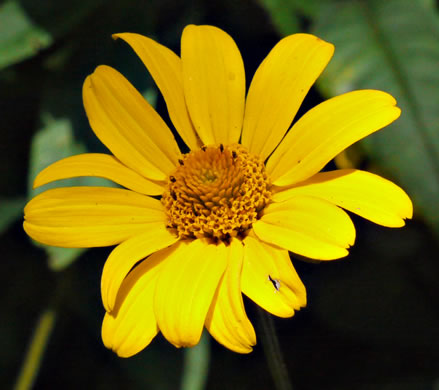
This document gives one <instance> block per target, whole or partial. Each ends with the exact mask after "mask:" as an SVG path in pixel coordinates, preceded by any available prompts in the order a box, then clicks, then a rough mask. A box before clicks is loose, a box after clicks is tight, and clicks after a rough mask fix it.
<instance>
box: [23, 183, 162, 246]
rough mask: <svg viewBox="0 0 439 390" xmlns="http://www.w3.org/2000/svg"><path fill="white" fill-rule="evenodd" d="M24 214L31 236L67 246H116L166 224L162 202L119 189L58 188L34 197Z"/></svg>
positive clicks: (51, 243)
mask: <svg viewBox="0 0 439 390" xmlns="http://www.w3.org/2000/svg"><path fill="white" fill-rule="evenodd" d="M24 213H25V216H24V217H25V222H24V229H25V231H26V233H27V234H28V235H29V236H30V237H32V238H33V239H34V240H36V241H39V242H41V243H43V244H47V245H53V246H62V247H67V248H72V247H83V248H86V247H97V246H108V245H115V244H119V243H120V242H122V241H124V240H126V239H128V238H130V237H132V236H135V235H138V234H141V233H144V232H146V231H150V232H152V231H154V229H156V228H157V226H163V225H164V224H166V217H165V213H164V212H163V207H162V205H161V203H160V201H158V200H156V199H153V198H151V197H149V196H145V195H141V194H138V193H136V192H133V191H129V190H124V189H119V188H106V187H67V188H55V189H52V190H48V191H45V192H43V193H41V194H39V195H37V196H36V197H35V198H33V199H32V200H31V201H30V202H29V203H28V204H27V205H26V207H25V209H24Z"/></svg>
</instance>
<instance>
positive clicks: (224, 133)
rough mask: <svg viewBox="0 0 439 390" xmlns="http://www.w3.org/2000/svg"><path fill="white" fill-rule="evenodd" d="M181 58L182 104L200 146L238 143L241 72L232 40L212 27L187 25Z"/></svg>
mask: <svg viewBox="0 0 439 390" xmlns="http://www.w3.org/2000/svg"><path fill="white" fill-rule="evenodd" d="M181 59H182V63H183V83H184V94H185V97H186V103H187V106H188V109H189V113H190V116H191V119H192V122H193V124H194V127H195V130H196V131H197V133H198V135H199V136H200V138H201V139H202V141H203V143H204V144H206V145H210V144H216V143H225V144H229V143H234V142H238V140H239V136H240V134H241V128H242V120H243V115H244V99H245V73H244V65H243V62H242V58H241V54H240V52H239V50H238V48H237V46H236V44H235V42H234V41H233V39H232V38H231V37H230V36H229V35H228V34H226V33H225V32H224V31H222V30H220V29H219V28H216V27H213V26H194V25H189V26H187V27H186V28H185V29H184V31H183V36H182V39H181Z"/></svg>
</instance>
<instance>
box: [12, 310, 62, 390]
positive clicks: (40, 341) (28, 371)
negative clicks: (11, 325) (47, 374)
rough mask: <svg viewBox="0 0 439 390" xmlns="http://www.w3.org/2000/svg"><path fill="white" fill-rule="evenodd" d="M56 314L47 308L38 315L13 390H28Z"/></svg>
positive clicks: (39, 362)
mask: <svg viewBox="0 0 439 390" xmlns="http://www.w3.org/2000/svg"><path fill="white" fill-rule="evenodd" d="M55 317H56V313H55V311H54V310H53V309H51V308H49V309H46V310H44V312H43V313H42V314H41V315H40V318H39V320H38V323H37V326H36V328H35V331H34V334H33V337H32V339H31V342H30V345H29V347H28V350H27V353H26V356H25V358H24V362H23V365H22V366H21V370H20V373H19V374H18V378H17V381H16V383H15V386H14V390H29V389H31V388H32V385H33V383H34V380H35V378H36V376H37V373H38V370H39V368H40V365H41V362H42V358H43V355H44V351H45V349H46V346H47V342H48V341H49V336H50V334H51V333H52V330H53V327H54V325H55Z"/></svg>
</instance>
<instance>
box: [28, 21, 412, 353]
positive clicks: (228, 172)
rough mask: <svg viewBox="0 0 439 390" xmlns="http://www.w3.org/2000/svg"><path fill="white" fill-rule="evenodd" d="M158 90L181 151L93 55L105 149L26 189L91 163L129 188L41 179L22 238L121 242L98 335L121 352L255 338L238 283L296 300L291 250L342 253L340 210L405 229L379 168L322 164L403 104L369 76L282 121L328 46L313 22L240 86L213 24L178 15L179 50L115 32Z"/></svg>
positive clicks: (407, 213)
mask: <svg viewBox="0 0 439 390" xmlns="http://www.w3.org/2000/svg"><path fill="white" fill-rule="evenodd" d="M114 37H115V38H120V39H123V40H124V41H125V42H127V43H128V44H129V45H130V46H131V47H132V48H133V50H134V51H135V52H136V53H137V55H138V56H139V57H140V59H141V60H142V61H143V63H144V64H145V66H146V67H147V68H148V70H149V72H150V74H151V76H152V77H153V79H154V80H155V82H156V84H157V86H158V88H159V89H160V91H161V93H162V94H163V97H164V100H165V102H166V105H167V108H168V112H169V116H170V119H171V121H172V123H173V125H174V126H175V129H176V130H177V132H178V134H179V135H180V136H181V138H182V140H183V141H184V143H185V144H186V145H187V146H188V148H189V149H190V151H189V152H188V153H185V154H182V152H181V151H180V150H179V148H178V145H177V142H176V140H175V138H174V136H173V133H172V132H171V130H170V129H169V128H168V126H167V125H166V124H165V122H164V121H163V120H162V119H161V118H160V116H159V115H158V114H157V113H156V111H155V110H154V109H153V108H152V107H151V106H150V105H149V104H148V102H147V101H146V100H145V99H144V98H143V97H142V95H141V94H140V93H139V92H137V90H136V89H135V88H134V87H133V86H132V85H131V84H130V83H129V82H128V81H127V80H126V79H125V78H124V77H123V76H122V75H121V74H120V73H118V72H117V71H116V70H114V69H112V68H110V67H108V66H99V67H98V68H97V69H96V70H95V72H94V73H93V74H92V75H90V76H89V77H87V79H86V80H85V83H84V87H83V99H84V106H85V110H86V112H87V116H88V119H89V122H90V126H91V127H92V129H93V131H94V132H95V134H96V136H97V137H98V138H99V139H100V140H101V141H102V143H103V144H104V145H105V146H106V147H107V148H108V149H109V150H110V151H111V153H112V155H109V154H89V153H87V154H82V155H77V156H73V157H69V158H66V159H64V160H61V161H58V162H56V163H54V164H52V165H50V166H49V167H47V168H46V169H44V170H43V171H42V172H41V173H40V174H39V175H38V176H37V178H36V179H35V183H34V184H35V187H38V186H41V185H44V184H46V183H49V182H52V181H55V180H59V179H66V178H72V177H77V176H98V177H104V178H107V179H110V180H112V181H114V182H115V183H117V184H119V185H121V186H122V187H124V188H106V187H70V188H57V189H51V190H48V191H46V192H43V193H41V194H40V195H38V196H36V197H35V198H34V199H32V200H31V201H30V202H29V203H28V205H27V206H26V208H25V222H24V229H25V230H26V232H27V234H28V235H29V236H30V237H32V238H33V239H35V240H37V241H39V242H42V243H44V244H47V245H54V246H62V247H98V246H110V245H116V247H115V248H114V249H113V251H112V252H111V254H110V256H109V257H108V259H107V261H106V263H105V266H104V269H103V273H102V284H101V290H102V300H103V304H104V307H105V310H106V314H105V318H104V321H103V326H102V337H103V341H104V344H105V345H106V346H107V347H108V348H111V349H113V350H114V351H115V352H116V353H117V354H118V355H119V356H123V357H127V356H131V355H133V354H136V353H137V352H139V351H140V350H142V349H143V348H145V347H146V346H147V345H148V344H149V343H150V342H151V340H152V339H153V338H154V337H155V336H156V335H157V333H158V332H159V331H160V332H161V333H162V334H163V335H164V337H165V338H166V339H167V340H168V341H169V342H171V343H172V344H174V345H175V346H177V347H186V346H193V345H196V344H197V343H198V341H199V339H200V336H201V333H202V331H203V328H204V327H206V328H207V330H208V331H209V332H210V334H211V335H212V336H213V337H214V338H215V339H216V340H217V341H218V342H220V343H221V344H223V345H224V346H226V347H227V348H229V349H231V350H233V351H236V352H240V353H247V352H250V351H251V350H252V346H253V345H255V343H256V336H255V332H254V329H253V326H252V324H251V322H250V321H249V319H248V318H247V315H246V313H245V309H244V305H243V300H242V294H241V293H244V294H245V295H246V296H247V297H249V298H250V299H251V300H253V301H254V302H255V303H256V304H258V305H259V306H261V307H262V308H263V309H265V310H267V311H268V312H270V313H272V314H274V315H276V316H279V317H291V316H293V314H294V312H295V311H296V310H299V309H300V308H301V307H304V306H305V305H306V291H305V287H304V285H303V284H302V282H301V280H300V279H299V277H298V275H297V273H296V271H295V269H294V267H293V265H292V263H291V260H290V256H289V252H292V253H295V254H299V255H301V256H306V257H309V258H312V259H319V260H332V259H338V258H341V257H344V256H346V255H347V254H348V248H349V247H350V246H351V245H353V243H354V240H355V228H354V226H353V224H352V221H351V219H350V217H349V216H348V214H347V213H346V212H345V211H344V210H342V208H343V209H346V210H348V211H350V212H352V213H355V214H358V215H360V216H362V217H364V218H366V219H368V220H370V221H373V222H375V223H377V224H380V225H384V226H389V227H400V226H403V225H404V218H410V217H411V216H412V204H411V201H410V199H409V198H408V196H407V195H406V194H405V192H404V191H403V190H402V189H400V188H399V187H398V186H396V185H395V184H393V183H391V182H389V181H388V180H386V179H383V178H381V177H379V176H376V175H374V174H371V173H368V172H364V171H360V170H355V169H341V170H335V171H329V172H321V173H319V171H320V170H321V169H322V168H323V167H324V166H325V165H326V164H327V163H328V162H329V161H330V160H331V159H332V158H333V157H335V156H336V155H337V154H338V153H340V152H341V151H343V150H344V149H345V148H347V147H348V146H349V145H351V144H352V143H354V142H356V141H358V140H359V139H361V138H363V137H366V136H367V135H369V134H371V133H373V132H375V131H377V130H379V129H381V128H382V127H384V126H386V125H388V124H389V123H391V122H393V121H394V120H395V119H397V118H398V117H399V115H400V110H399V108H397V107H396V101H395V99H394V98H393V97H392V96H390V95H389V94H387V93H385V92H381V91H376V90H361V91H354V92H350V93H346V94H343V95H341V96H337V97H334V98H332V99H329V100H327V101H325V102H324V103H321V104H319V105H318V106H316V107H315V108H313V109H311V110H310V111H309V112H307V113H306V114H305V115H303V116H302V117H301V118H300V119H299V120H298V121H297V122H296V123H295V124H294V125H293V126H292V127H291V128H290V129H289V127H290V126H291V123H292V121H293V118H294V116H295V115H296V113H297V111H298V108H299V106H300V104H301V103H302V101H303V99H304V97H305V95H306V94H307V92H308V90H309V89H310V88H311V86H312V84H313V83H314V82H315V80H316V79H317V77H318V76H319V75H320V73H321V72H322V71H323V69H324V68H325V66H326V65H327V63H328V62H329V60H330V58H331V56H332V54H333V51H334V48H333V45H331V44H330V43H327V42H325V41H323V40H321V39H319V38H317V37H315V36H313V35H308V34H295V35H291V36H288V37H286V38H284V39H282V40H281V41H280V42H279V43H278V44H277V45H276V46H275V47H274V48H273V49H272V50H271V52H270V53H269V54H268V56H267V57H266V58H265V60H264V61H263V62H262V64H261V65H260V66H259V68H258V70H257V71H256V73H255V75H254V77H253V80H252V82H251V85H250V88H249V91H248V93H247V97H246V96H245V74H244V66H243V62H242V58H241V55H240V52H239V50H238V48H237V46H236V44H235V42H234V41H233V39H232V38H231V37H230V36H229V35H227V34H226V33H225V32H224V31H222V30H220V29H218V28H216V27H212V26H193V25H190V26H187V27H186V28H185V29H184V32H183V36H182V40H181V58H180V57H178V56H177V55H176V54H174V53H173V52H172V51H171V50H169V49H167V48H166V47H164V46H162V45H160V44H159V43H157V42H155V41H153V40H152V39H149V38H147V37H144V36H141V35H138V34H131V33H124V34H116V35H115V36H114Z"/></svg>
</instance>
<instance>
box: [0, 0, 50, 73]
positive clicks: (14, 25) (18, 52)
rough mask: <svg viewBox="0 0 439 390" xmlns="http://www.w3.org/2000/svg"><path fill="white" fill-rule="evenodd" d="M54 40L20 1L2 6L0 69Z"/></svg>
mask: <svg viewBox="0 0 439 390" xmlns="http://www.w3.org/2000/svg"><path fill="white" fill-rule="evenodd" d="M52 42H53V39H52V37H51V35H50V34H49V33H48V32H47V31H46V30H44V29H43V28H41V27H40V26H38V25H36V24H35V23H34V22H33V21H32V20H31V19H30V18H29V16H28V15H27V14H26V12H25V10H24V9H23V7H22V6H21V5H20V3H19V2H18V1H14V0H9V1H7V2H5V3H4V4H3V5H1V6H0V53H1V55H0V69H1V68H4V67H6V66H8V65H10V64H13V63H15V62H18V61H21V60H23V59H25V58H28V57H31V56H33V55H35V54H37V53H38V52H39V51H40V50H42V49H44V48H46V47H48V46H49V45H50V44H51V43H52Z"/></svg>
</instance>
